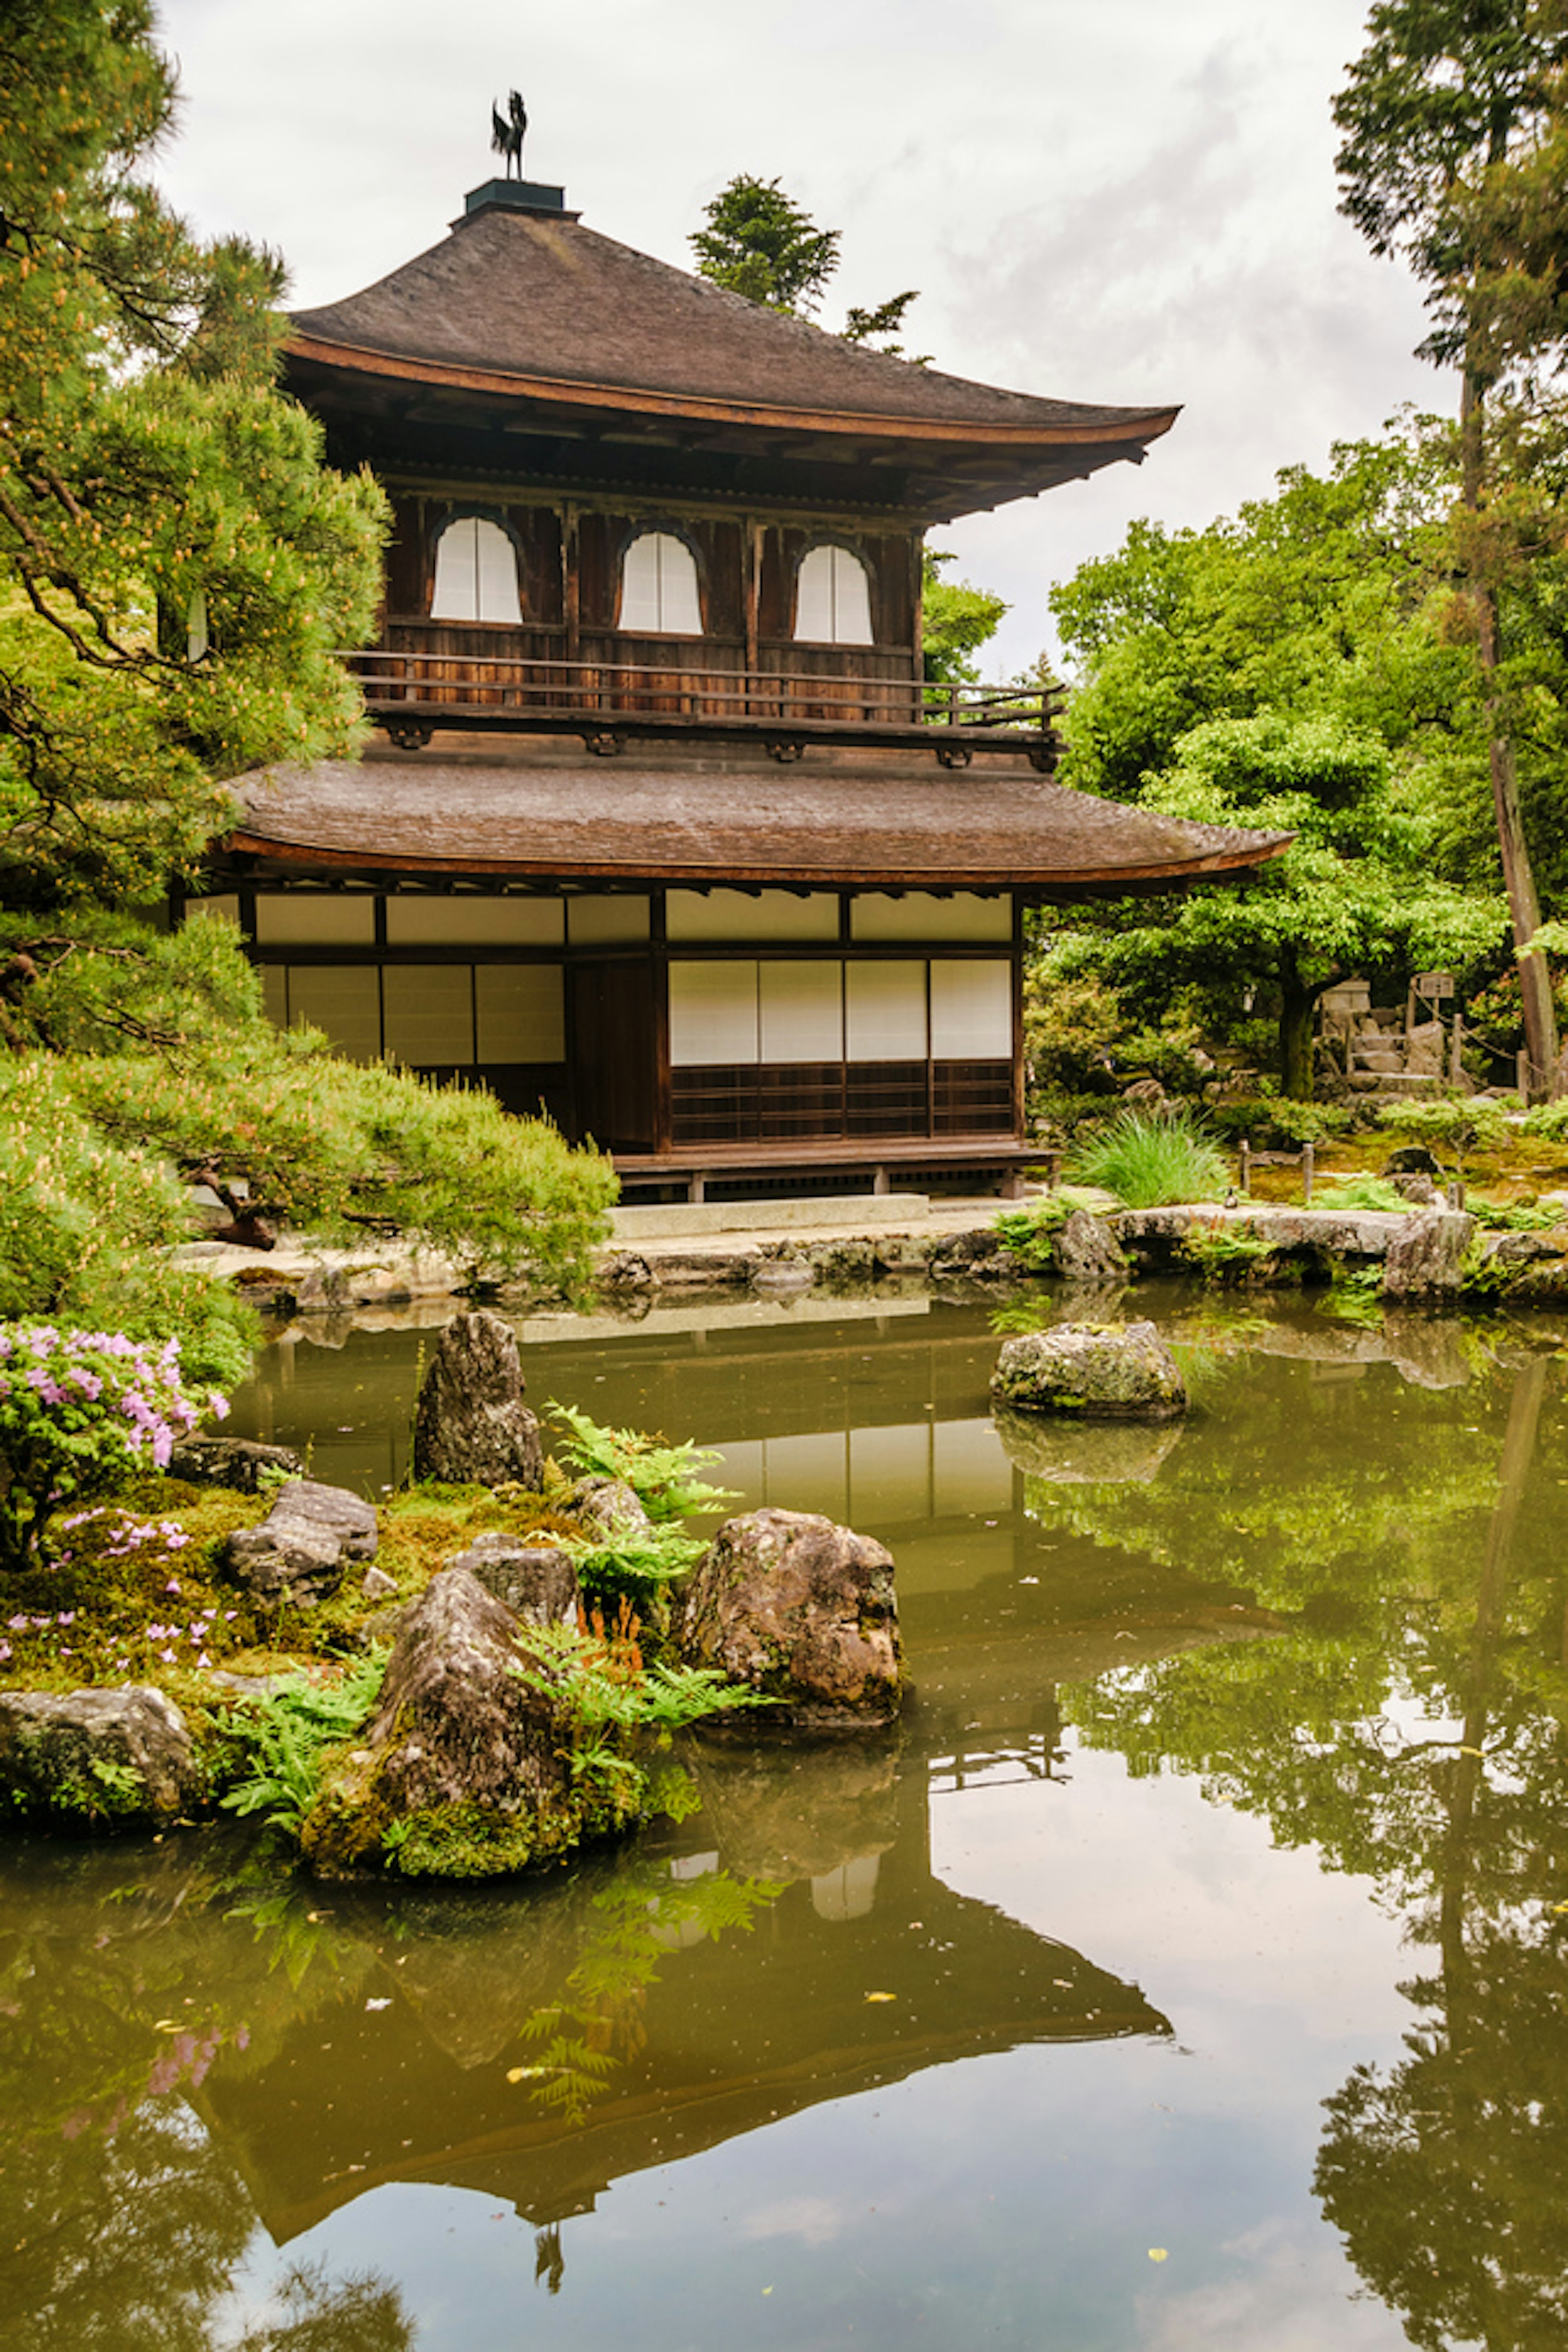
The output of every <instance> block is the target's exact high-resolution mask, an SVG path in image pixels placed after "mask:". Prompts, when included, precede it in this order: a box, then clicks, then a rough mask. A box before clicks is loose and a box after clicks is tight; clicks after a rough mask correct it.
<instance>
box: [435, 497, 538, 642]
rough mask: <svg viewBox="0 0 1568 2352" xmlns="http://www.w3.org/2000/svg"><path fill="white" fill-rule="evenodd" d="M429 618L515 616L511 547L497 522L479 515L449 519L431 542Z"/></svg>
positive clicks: (514, 557) (506, 618) (506, 619)
mask: <svg viewBox="0 0 1568 2352" xmlns="http://www.w3.org/2000/svg"><path fill="white" fill-rule="evenodd" d="M430 617H431V619H432V620H433V621H501V622H511V623H517V622H521V619H522V607H521V604H520V603H519V601H518V593H517V553H516V551H515V549H514V548H513V546H512V543H511V541H510V539H509V538H508V537H507V535H506V533H505V531H504V530H502V529H501V527H500V524H499V523H495V522H487V521H486V520H485V518H484V517H483V516H482V515H461V516H459V517H458V520H457V521H456V522H449V523H448V524H447V528H446V530H444V531H443V532H442V533H441V536H440V539H439V540H438V541H437V547H436V588H435V593H434V594H433V595H432V597H431V599H430Z"/></svg>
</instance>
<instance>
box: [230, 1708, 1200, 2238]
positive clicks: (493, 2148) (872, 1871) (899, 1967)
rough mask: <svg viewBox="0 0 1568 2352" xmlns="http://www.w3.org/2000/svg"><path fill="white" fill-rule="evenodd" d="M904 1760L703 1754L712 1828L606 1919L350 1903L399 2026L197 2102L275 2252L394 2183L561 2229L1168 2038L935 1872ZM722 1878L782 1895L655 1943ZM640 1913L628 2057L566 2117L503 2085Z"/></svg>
mask: <svg viewBox="0 0 1568 2352" xmlns="http://www.w3.org/2000/svg"><path fill="white" fill-rule="evenodd" d="M911 1763H913V1759H908V1758H907V1757H906V1758H905V1759H902V1764H901V1767H900V1754H899V1750H898V1748H897V1746H896V1744H893V1743H887V1744H881V1743H879V1745H878V1746H876V1747H875V1748H859V1747H857V1748H856V1749H855V1750H854V1751H853V1752H850V1751H847V1749H846V1748H843V1747H842V1746H838V1745H834V1746H828V1747H823V1748H808V1749H803V1750H795V1751H791V1752H784V1751H782V1750H780V1749H778V1748H771V1747H770V1748H762V1747H758V1746H753V1745H752V1744H751V1743H747V1744H745V1745H743V1746H736V1747H734V1748H730V1747H728V1746H726V1747H723V1748H712V1749H708V1750H705V1751H704V1752H703V1753H702V1754H701V1755H700V1757H699V1758H698V1759H697V1771H698V1774H699V1779H700V1786H701V1790H702V1796H703V1810H702V1811H701V1812H700V1814H698V1815H696V1816H694V1817H693V1819H692V1820H691V1821H689V1822H687V1823H685V1824H684V1825H683V1826H682V1828H681V1830H680V1831H679V1832H670V1833H669V1836H668V1840H667V1842H666V1850H665V1851H664V1852H663V1853H658V1852H654V1851H650V1850H648V1849H647V1848H645V1850H644V1851H645V1853H646V1855H647V1859H646V1861H645V1862H644V1863H643V1864H641V1865H640V1867H641V1868H642V1869H643V1870H644V1871H645V1873H646V1876H645V1877H644V1878H643V1879H642V1880H640V1881H638V1882H637V1884H638V1886H639V1888H640V1890H641V1891H640V1893H635V1894H633V1895H632V1898H631V1902H630V1905H629V1907H628V1906H627V1905H626V1904H625V1903H623V1904H621V1906H619V1907H618V1908H616V1909H614V1910H612V1911H610V1912H606V1911H605V1909H604V1908H603V1907H602V1906H603V1901H604V1897H605V1894H606V1893H608V1892H612V1891H613V1890H614V1888H615V1886H616V1880H615V1879H614V1878H613V1877H611V1876H610V1875H609V1874H605V1875H604V1876H603V1877H601V1878H599V1879H598V1880H597V1881H596V1882H595V1883H596V1885H597V1887H598V1890H599V1895H600V1902H599V1904H597V1905H596V1904H595V1902H594V1900H593V1899H592V1895H591V1894H589V1893H587V1892H586V1891H585V1890H584V1885H581V1884H579V1883H576V1882H568V1883H563V1884H558V1885H551V1884H549V1883H545V1884H543V1885H541V1886H540V1887H539V1888H537V1889H530V1890H528V1891H526V1892H520V1891H519V1890H517V1889H510V1890H488V1889H471V1888H470V1889H458V1888H447V1889H438V1890H436V1891H435V1892H434V1893H429V1894H418V1895H414V1896H413V1897H410V1896H408V1895H400V1896H399V1897H398V1898H397V1916H396V1919H395V1923H394V1922H393V1921H392V1920H391V1919H390V1918H389V1916H388V1913H387V1909H386V1905H385V1901H384V1898H382V1897H380V1896H379V1895H373V1894H371V1893H369V1892H366V1893H364V1894H363V1895H362V1894H358V1893H355V1892H352V1891H348V1890H335V1891H334V1893H333V1895H332V1896H331V1898H330V1899H331V1902H332V1904H333V1907H334V1909H335V1911H336V1913H337V1924H338V1925H339V1926H340V1927H346V1928H347V1929H348V1931H349V1932H350V1933H351V1934H353V1936H354V1937H356V1939H363V1941H365V1942H368V1943H371V1944H374V1946H376V1947H377V1948H378V1949H379V1950H381V1952H382V1953H383V1955H384V1959H385V1961H386V1964H387V1965H386V1984H387V1989H388V1990H390V1991H392V1992H394V1993H395V2000H394V2002H393V2004H392V2007H391V2009H390V2010H389V2011H386V2013H384V2014H382V2013H380V2012H379V2011H374V2010H371V2011H366V2010H365V2009H364V2007H363V1999H364V1990H365V1989H364V1986H363V1983H362V1984H360V1985H358V1986H357V1987H356V1989H355V1991H354V1993H353V1996H352V1998H351V1999H350V2000H346V2001H344V2002H342V2003H341V2004H339V2005H337V2006H334V2007H333V2008H331V2009H330V2010H327V2011H316V2012H315V2013H314V2014H313V2015H311V2016H310V2018H309V2019H308V2020H304V2021H301V2022H300V2024H299V2025H298V2026H297V2027H296V2028H294V2029H291V2030H290V2031H289V2033H288V2034H286V2036H285V2038H284V2040H283V2042H282V2043H281V2046H280V2047H279V2050H278V2053H277V2055H276V2056H275V2057H274V2058H273V2059H272V2061H271V2062H270V2063H268V2065H267V2067H266V2068H265V2069H264V2070H263V2071H262V2072H260V2073H258V2074H246V2073H243V2072H235V2073H233V2074H231V2073H229V2072H228V2071H227V2070H226V2068H225V2067H223V2066H222V2065H220V2066H218V2067H216V2068H215V2069H214V2071H213V2073H212V2074H211V2075H210V2076H209V2077H208V2079H207V2081H206V2083H205V2085H204V2086H203V2088H202V2090H201V2092H200V2093H199V2094H198V2095H197V2099H196V2104H197V2105H198V2107H199V2110H200V2112H201V2115H202V2116H203V2119H204V2121H205V2123H206V2125H207V2126H208V2128H209V2130H210V2131H211V2132H212V2133H213V2134H214V2136H215V2137H216V2138H217V2140H218V2141H219V2142H221V2143H222V2145H223V2146H224V2147H225V2149H226V2153H227V2154H228V2155H229V2156H230V2157H231V2158H233V2159H234V2160H235V2161H237V2163H238V2165H239V2166H240V2168H241V2170H242V2171H243V2173H244V2175H245V2177H246V2179H247V2184H248V2186H249V2188H250V2190H251V2193H252V2195H253V2196H254V2199H255V2202H256V2207H257V2210H258V2215H259V2216H260V2218H261V2220H262V2221H264V2222H265V2224H266V2226H267V2228H268V2231H270V2232H271V2235H272V2236H273V2238H274V2240H275V2241H277V2242H279V2243H283V2242H287V2241H289V2240H290V2239H292V2238H294V2237H296V2236H298V2235H299V2234H300V2231H305V2230H308V2229H310V2228H311V2227H313V2226H314V2225H315V2224H316V2223H318V2222H319V2221H322V2220H324V2219H325V2217H326V2216H327V2215H328V2214H329V2213H331V2211H333V2210H335V2209H337V2208H338V2207H339V2206H342V2205H344V2204H346V2203H348V2202H350V2201H351V2200H353V2199H354V2198H356V2197H358V2196H361V2195H363V2193H364V2191H365V2190H366V2189H370V2188H373V2187H376V2186H379V2185H381V2184H383V2183H385V2182H390V2181H405V2182H425V2183H440V2184H445V2185H447V2186H451V2187H456V2188H462V2189H473V2190H475V2191H477V2192H480V2193H483V2194H484V2195H486V2196H488V2197H491V2198H496V2199H504V2200H506V2201H507V2202H508V2203H509V2204H510V2205H512V2206H514V2207H515V2209H516V2210H517V2211H518V2212H519V2213H520V2214H521V2215H523V2216H524V2217H525V2218H527V2219H528V2220H530V2221H532V2222H534V2223H535V2224H536V2225H544V2224H548V2223H550V2222H552V2221H558V2220H560V2219H562V2218H563V2217H564V2216H566V2215H569V2214H574V2213H583V2212H586V2211H588V2210H591V2209H592V2208H593V2206H594V2204H595V2200H596V2199H597V2198H598V2197H599V2196H600V2195H602V2194H603V2193H604V2191H605V2189H608V2188H609V2187H610V2186H611V2185H612V2184H613V2183H614V2182H615V2181H616V2180H617V2179H621V2178H623V2177H624V2176H626V2175H629V2174H633V2173H636V2172H638V2171H641V2170H644V2169H645V2168H648V2167H650V2166H654V2165H658V2164H666V2163H670V2162H672V2161H675V2160H677V2159H679V2158H684V2157H689V2156H693V2155H698V2154H700V2153H701V2152H702V2151H704V2150H705V2149H709V2148H712V2147H718V2146H721V2145H722V2144H723V2143H724V2142H726V2141H728V2140H731V2139H733V2138H736V2137H741V2136H742V2135H744V2134H746V2133H749V2132H752V2131H756V2130H759V2129H761V2128H763V2126H767V2125H769V2124H771V2123H773V2122H775V2121H777V2120H779V2119H780V2118H782V2117H784V2116H789V2115H793V2114H796V2113H799V2112H801V2111H803V2110H805V2109H807V2108H810V2107H814V2106H816V2105H820V2104H822V2103H824V2102H826V2101H830V2100H835V2099H842V2098H846V2097H850V2096H854V2095H858V2094H859V2093H862V2092H866V2091H872V2090H876V2089H878V2088H879V2087H881V2086H883V2085H885V2084H892V2083H896V2082H900V2081H901V2080H903V2079H904V2078H906V2077H907V2076H910V2075H912V2074H919V2073H920V2072H921V2071H922V2070H924V2069H925V2068H927V2067H930V2066H937V2065H945V2064H951V2063H954V2062H956V2061H958V2060H962V2059H965V2058H971V2057H977V2056H982V2055H985V2054H988V2053H998V2052H1002V2051H1006V2050H1011V2049H1016V2048H1018V2047H1020V2046H1024V2045H1027V2044H1037V2043H1044V2042H1089V2041H1100V2040H1110V2039H1115V2038H1121V2037H1126V2036H1128V2035H1140V2034H1164V2033H1168V2032H1170V2030H1171V2029H1170V2026H1169V2024H1168V2022H1167V2021H1166V2020H1165V2019H1164V2018H1163V2017H1162V2016H1161V2015H1160V2013H1159V2012H1158V2011H1156V2010H1154V2009H1152V2007H1151V2006H1150V2004H1149V2003H1148V2001H1147V2000H1145V1999H1144V1997H1143V1995H1142V1993H1141V1992H1140V1991H1139V1990H1138V1989H1137V1988H1136V1987H1135V1986H1133V1985H1131V1984H1128V1983H1125V1982H1123V1981H1122V1980H1121V1979H1118V1978H1116V1977H1114V1976H1112V1975H1110V1974H1109V1973H1108V1972H1107V1971H1106V1970H1105V1969H1100V1968H1098V1967H1096V1966H1095V1964H1094V1963H1093V1962H1092V1961H1090V1960H1089V1959H1086V1958H1084V1957H1083V1956H1082V1955H1081V1954H1079V1953H1078V1952H1076V1951H1073V1950H1072V1949H1070V1948H1068V1946H1067V1945H1065V1944H1058V1943H1056V1942H1054V1941H1053V1940H1052V1939H1051V1938H1049V1937H1044V1936H1039V1935H1037V1934H1035V1933H1034V1932H1033V1931H1032V1930H1030V1929H1029V1928H1027V1927H1023V1926H1021V1925H1020V1924H1019V1923H1018V1922H1017V1921H1016V1920H1014V1919H1011V1918H1009V1917H1008V1916H1006V1915H1005V1913H1003V1912H1001V1911H998V1910H996V1909H994V1907H993V1906H990V1905H988V1904H985V1903H983V1902H979V1901H976V1900H973V1899H972V1898H970V1897H968V1896H965V1895H959V1894H955V1893H954V1892H953V1890H952V1888H950V1887H948V1886H947V1885H944V1884H943V1883H942V1880H941V1879H940V1878H938V1877H937V1876H936V1875H935V1874H933V1872H932V1870H931V1862H930V1842H929V1822H928V1816H927V1806H926V1786H927V1779H926V1773H925V1769H924V1767H923V1763H913V1769H911ZM626 1867H629V1868H630V1869H631V1870H633V1871H634V1872H635V1871H637V1869H638V1868H639V1864H637V1862H635V1861H634V1862H633V1863H632V1864H629V1865H626ZM721 1870H722V1871H723V1872H725V1873H728V1874H731V1875H733V1876H736V1877H740V1878H742V1879H744V1878H752V1879H766V1880H770V1881H771V1882H772V1883H773V1885H775V1886H777V1885H779V1884H780V1882H785V1883H784V1885H783V1886H782V1891H781V1892H780V1893H779V1894H778V1895H777V1897H776V1899H774V1900H773V1901H772V1902H764V1903H763V1905H762V1906H761V1907H760V1908H759V1910H758V1911H757V1913H756V1915H755V1917H754V1924H753V1926H752V1930H751V1932H750V1933H744V1932H731V1933H724V1934H721V1935H720V1936H718V1937H712V1936H711V1935H710V1934H709V1933H708V1932H707V1927H706V1926H705V1924H704V1923H703V1919H702V1915H701V1911H700V1908H699V1909H698V1911H697V1913H696V1914H695V1924H694V1925H692V1926H691V1927H689V1928H688V1930H687V1931H686V1933H685V1934H682V1932H681V1931H680V1929H679V1927H675V1928H674V1929H673V1930H671V1929H669V1928H668V1927H665V1926H664V1925H663V1924H662V1923H661V1921H660V1914H661V1912H662V1911H663V1910H664V1907H665V1906H664V1905H663V1904H662V1903H661V1901H660V1898H659V1895H658V1882H659V1881H661V1880H662V1882H663V1884H664V1885H665V1886H666V1887H667V1888H668V1886H669V1885H671V1882H675V1883H676V1884H677V1885H678V1886H679V1887H681V1888H683V1889H684V1890H685V1891H687V1892H690V1891H691V1885H692V1882H693V1881H694V1880H704V1879H707V1878H709V1877H710V1874H717V1873H719V1872H720V1871H721ZM671 1912H672V1916H676V1917H677V1918H679V1905H675V1906H671ZM639 1915H640V1916H643V1917H645V1918H647V1919H650V1920H652V1921H653V1922H654V1924H653V1925H652V1927H651V1928H650V1929H647V1930H645V1935H646V1937H647V1940H648V1941H649V1942H650V1944H651V1945H653V1946H655V1947H661V1948H654V1949H651V1950H650V1951H649V1952H648V1954H647V1966H646V1967H645V1968H643V1969H642V1970H641V1973H640V1975H639V1974H638V1972H637V1970H636V1969H633V1970H632V1971H631V1972H630V1975H629V1977H628V1980H627V1982H626V1985H625V1987H624V1988H623V1990H622V1991H621V1992H620V1994H618V1995H612V1996H611V1997H610V1998H609V1999H607V2000H605V1999H601V2000H600V2002H599V2005H598V2009H597V2011H595V2016H594V2017H593V2018H592V2019H591V2020H590V2021H589V2023H588V2025H587V2028H586V2032H587V2037H588V2040H589V2041H590V2042H595V2040H596V2042H597V2044H598V2047H599V2050H600V2052H601V2053H602V2054H603V2055H605V2056H608V2057H609V2058H610V2059H611V2061H612V2063H611V2064H610V2066H609V2067H608V2068H607V2069H606V2070H605V2072H604V2074H603V2075H602V2078H601V2079H599V2080H597V2081H595V2084H593V2086H592V2090H591V2095H590V2096H589V2098H588V2101H587V2104H586V2107H585V2111H584V2113H583V2115H582V2116H581V2119H580V2120H573V2119H571V2118H570V2117H567V2116H562V2115H561V2114H559V2113H557V2112H554V2111H552V2108H551V2106H550V2105H549V2104H548V2103H547V2101H545V2100H542V2099H541V2098H540V2097H539V2096H538V2095H531V2084H530V2082H529V2080H528V2079H526V2078H525V2079H523V2080H522V2081H521V2082H519V2081H513V2080H509V2075H510V2074H513V2073H514V2071H515V2068H516V2065H517V2064H518V2063H520V2062H521V2063H527V2062H528V2061H530V2060H531V2059H532V2058H536V2057H537V2055H538V2054H539V2049H540V2044H539V2043H538V2042H530V2041H529V2039H528V2028H529V2024H530V2021H531V2020H536V2019H537V2018H538V2016H539V2014H540V2012H541V2011H543V2010H547V2009H550V2008H552V2007H553V2006H555V2005H561V2006H562V2007H563V2009H564V2010H565V2011H572V2010H573V2008H574V2001H579V2006H578V2008H577V2011H576V2014H577V2018H578V2022H579V2024H581V2022H582V2011H581V2006H580V2000H579V1996H578V1995H577V1994H575V1993H574V1989H573V1988H574V1985H576V1986H579V1987H580V1986H581V1984H582V1983H583V1982H584V1980H585V1979H586V1978H587V1977H588V1975H589V1974H591V1975H592V1977H593V1980H594V1982H595V1985H596V1986H598V1987H599V1988H600V1989H601V1991H602V1989H603V1987H604V1985H605V1982H606V1980H607V1979H613V1978H614V1973H615V1970H614V1963H613V1962H611V1964H610V1965H609V1967H608V1968H607V1969H606V1964H605V1949H606V1948H607V1945H609V1944H613V1943H615V1941H616V1938H617V1937H618V1938H619V1941H620V1947H621V1948H623V1949H624V1948H626V1928H627V1922H628V1919H629V1920H630V1921H632V1922H633V1923H634V1935H635V1923H636V1921H637V1918H638V1916H639ZM584 1958H587V1959H588V1961H589V1964H590V1966H589V1969H586V1970H584V1973H583V1975H582V1976H576V1977H574V1970H576V1969H579V1967H580V1965H581V1964H582V1963H583V1962H584ZM656 1963H657V1973H654V1968H655V1964H656Z"/></svg>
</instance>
